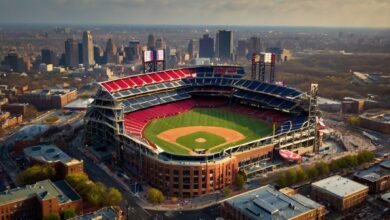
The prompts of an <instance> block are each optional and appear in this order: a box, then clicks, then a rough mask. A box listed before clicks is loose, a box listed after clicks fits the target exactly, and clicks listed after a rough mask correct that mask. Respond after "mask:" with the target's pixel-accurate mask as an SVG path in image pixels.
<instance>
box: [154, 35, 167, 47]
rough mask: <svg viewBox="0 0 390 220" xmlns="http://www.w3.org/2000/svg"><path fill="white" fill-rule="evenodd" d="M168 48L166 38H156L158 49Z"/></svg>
mask: <svg viewBox="0 0 390 220" xmlns="http://www.w3.org/2000/svg"><path fill="white" fill-rule="evenodd" d="M166 48H167V43H166V42H165V40H164V38H162V37H160V38H157V40H156V49H157V50H165V49H166Z"/></svg>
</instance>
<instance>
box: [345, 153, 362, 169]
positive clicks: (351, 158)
mask: <svg viewBox="0 0 390 220" xmlns="http://www.w3.org/2000/svg"><path fill="white" fill-rule="evenodd" d="M344 160H345V162H346V164H348V167H351V168H352V167H356V166H357V165H358V164H359V162H358V159H357V156H356V155H347V156H345V157H344Z"/></svg>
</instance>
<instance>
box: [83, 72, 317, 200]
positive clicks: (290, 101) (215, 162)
mask: <svg viewBox="0 0 390 220" xmlns="http://www.w3.org/2000/svg"><path fill="white" fill-rule="evenodd" d="M244 75H245V72H244V69H243V68H242V67H239V66H198V67H189V68H182V69H172V70H164V71H160V72H152V73H145V74H139V75H134V76H127V77H123V78H120V79H115V80H111V81H106V82H101V83H99V85H100V89H99V90H98V92H97V93H96V96H95V100H94V102H93V103H91V105H90V106H89V108H88V112H87V114H86V117H85V122H86V126H87V132H86V139H87V141H88V143H89V145H90V146H95V147H98V148H99V149H106V150H107V151H112V152H115V154H113V155H115V160H113V161H118V162H119V163H120V164H121V167H123V168H124V169H125V170H126V171H127V172H129V173H131V174H133V175H134V176H138V177H140V179H141V180H142V181H143V182H147V183H148V184H150V185H152V186H154V187H157V188H159V189H161V190H162V191H163V192H164V193H165V194H167V195H170V196H177V197H196V196H200V195H204V194H207V193H210V192H213V191H215V190H221V189H223V188H225V187H227V186H229V185H230V184H231V183H232V181H233V179H234V177H235V175H237V173H238V172H239V171H241V172H245V173H247V174H248V175H252V174H254V173H257V172H266V171H269V170H272V169H273V168H274V167H272V166H264V164H275V163H272V161H274V160H282V159H283V158H282V157H281V156H280V155H279V153H278V152H279V150H288V151H292V152H294V153H295V154H297V155H302V154H305V153H312V152H313V151H314V149H315V148H314V146H315V143H316V142H315V140H316V137H317V130H316V124H315V122H313V121H310V114H309V113H310V109H311V108H310V106H313V105H315V104H313V100H315V99H313V98H311V96H310V97H309V95H308V94H306V93H303V92H300V91H298V90H296V89H294V88H290V87H287V86H282V85H277V84H274V83H268V82H264V81H259V80H248V79H243V76H244ZM175 129H177V130H175ZM233 137H235V138H233Z"/></svg>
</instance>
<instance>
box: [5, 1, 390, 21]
mask: <svg viewBox="0 0 390 220" xmlns="http://www.w3.org/2000/svg"><path fill="white" fill-rule="evenodd" d="M0 23H53V24H184V25H187V24H188V25H250V26H252V25H254V26H318V27H390V0H268V1H267V0H0Z"/></svg>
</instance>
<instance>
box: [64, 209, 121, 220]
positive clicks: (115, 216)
mask: <svg viewBox="0 0 390 220" xmlns="http://www.w3.org/2000/svg"><path fill="white" fill-rule="evenodd" d="M122 214H123V213H122V210H121V208H120V207H118V206H116V207H113V206H110V207H103V208H101V209H99V210H96V211H94V212H90V213H86V214H84V215H80V216H76V217H73V218H71V219H69V220H91V219H99V220H122V219H123V218H122Z"/></svg>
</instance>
